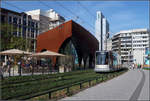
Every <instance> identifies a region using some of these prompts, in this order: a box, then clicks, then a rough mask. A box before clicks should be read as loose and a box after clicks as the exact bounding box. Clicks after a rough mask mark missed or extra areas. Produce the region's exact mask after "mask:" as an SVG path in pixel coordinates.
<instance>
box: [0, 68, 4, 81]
mask: <svg viewBox="0 0 150 101" xmlns="http://www.w3.org/2000/svg"><path fill="white" fill-rule="evenodd" d="M0 77H1V79H2V80H3V79H4V78H3V68H2V67H1V68H0Z"/></svg>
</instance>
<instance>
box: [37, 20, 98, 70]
mask: <svg viewBox="0 0 150 101" xmlns="http://www.w3.org/2000/svg"><path fill="white" fill-rule="evenodd" d="M66 40H71V41H72V43H73V45H74V47H75V50H76V52H77V55H78V62H79V65H81V61H82V59H83V61H84V66H85V64H86V61H87V58H88V57H89V66H90V67H92V66H93V64H94V62H95V59H94V56H95V51H97V50H98V46H99V45H98V41H97V39H96V38H95V37H94V36H93V35H92V34H91V33H90V32H88V31H87V30H86V29H84V28H83V27H82V26H80V25H79V24H77V23H76V22H74V21H72V20H70V21H68V22H65V23H63V24H61V25H59V26H58V27H56V28H54V29H51V30H49V31H47V32H44V33H41V34H40V35H39V36H38V37H37V52H40V51H42V50H43V49H44V50H45V49H46V50H51V51H54V52H60V50H59V49H60V47H62V45H63V44H64V43H65V42H66Z"/></svg>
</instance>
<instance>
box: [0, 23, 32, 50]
mask: <svg viewBox="0 0 150 101" xmlns="http://www.w3.org/2000/svg"><path fill="white" fill-rule="evenodd" d="M0 27H1V38H0V44H1V50H7V49H13V48H17V49H21V50H27V49H28V50H31V44H30V43H31V39H25V38H23V37H17V36H14V35H12V34H11V32H12V30H11V29H12V28H13V31H17V27H15V26H14V25H12V24H8V23H2V24H1V26H0ZM19 30H20V29H19Z"/></svg>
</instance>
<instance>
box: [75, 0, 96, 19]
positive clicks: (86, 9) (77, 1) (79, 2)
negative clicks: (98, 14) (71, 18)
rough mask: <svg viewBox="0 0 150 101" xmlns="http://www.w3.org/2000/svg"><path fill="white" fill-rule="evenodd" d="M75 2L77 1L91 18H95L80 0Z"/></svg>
mask: <svg viewBox="0 0 150 101" xmlns="http://www.w3.org/2000/svg"><path fill="white" fill-rule="evenodd" d="M77 3H78V4H79V5H80V6H81V7H82V8H83V9H85V11H86V12H87V13H88V14H89V15H90V16H92V18H93V19H95V16H94V15H93V14H92V13H91V12H90V11H89V10H88V9H87V8H86V7H84V6H83V5H82V4H81V3H80V1H77Z"/></svg>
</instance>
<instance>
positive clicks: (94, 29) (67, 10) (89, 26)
mask: <svg viewBox="0 0 150 101" xmlns="http://www.w3.org/2000/svg"><path fill="white" fill-rule="evenodd" d="M55 2H57V4H58V5H59V6H61V7H62V8H64V9H65V10H66V11H68V12H69V13H71V14H72V15H74V16H77V15H76V14H75V13H74V12H72V11H71V10H70V9H68V8H66V7H65V6H64V5H62V4H61V3H60V2H58V1H55ZM79 19H80V20H81V21H82V22H83V23H87V22H85V21H84V20H83V19H82V18H79ZM87 25H88V26H89V27H91V28H92V29H94V30H95V28H94V27H93V26H92V25H90V24H89V23H87ZM89 32H90V31H89ZM91 32H93V33H95V32H94V31H91Z"/></svg>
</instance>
